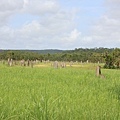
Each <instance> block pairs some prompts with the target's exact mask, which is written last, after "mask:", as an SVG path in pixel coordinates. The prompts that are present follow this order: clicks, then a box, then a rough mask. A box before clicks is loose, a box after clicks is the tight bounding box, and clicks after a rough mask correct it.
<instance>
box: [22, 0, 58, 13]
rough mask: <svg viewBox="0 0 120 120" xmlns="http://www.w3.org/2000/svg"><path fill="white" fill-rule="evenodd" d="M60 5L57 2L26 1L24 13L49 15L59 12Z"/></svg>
mask: <svg viewBox="0 0 120 120" xmlns="http://www.w3.org/2000/svg"><path fill="white" fill-rule="evenodd" d="M58 9H59V5H58V3H57V2H56V0H24V10H23V12H28V13H30V14H34V15H35V14H36V15H41V14H46V13H47V14H48V13H55V12H56V11H58Z"/></svg>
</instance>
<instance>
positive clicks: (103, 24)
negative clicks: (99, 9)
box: [85, 0, 120, 47]
mask: <svg viewBox="0 0 120 120" xmlns="http://www.w3.org/2000/svg"><path fill="white" fill-rule="evenodd" d="M119 5H120V1H119V0H106V1H105V6H106V12H104V14H103V15H102V16H101V17H100V19H99V20H98V21H96V24H94V25H93V26H92V29H91V32H90V34H89V35H88V37H89V38H91V42H90V43H91V45H92V46H94V47H96V46H103V47H120V35H119V33H120V12H119V11H120V8H119V7H118V6H119ZM85 38H86V37H85ZM86 41H87V40H86Z"/></svg>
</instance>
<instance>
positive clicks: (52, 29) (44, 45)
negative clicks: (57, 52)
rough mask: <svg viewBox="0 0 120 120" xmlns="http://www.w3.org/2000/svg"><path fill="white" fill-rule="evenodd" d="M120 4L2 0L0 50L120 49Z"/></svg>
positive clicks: (113, 1) (97, 0)
mask: <svg viewBox="0 0 120 120" xmlns="http://www.w3.org/2000/svg"><path fill="white" fill-rule="evenodd" d="M119 5H120V1H119V0H92V1H90V0H20V1H18V0H1V3H0V42H1V44H0V49H75V48H81V47H82V48H93V47H108V48H113V47H114V48H115V47H120V36H119V32H120V22H119V21H120V13H119V11H120V8H119V7H118V6H119Z"/></svg>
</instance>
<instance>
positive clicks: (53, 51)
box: [26, 49, 63, 54]
mask: <svg viewBox="0 0 120 120" xmlns="http://www.w3.org/2000/svg"><path fill="white" fill-rule="evenodd" d="M26 51H28V52H29V51H31V52H36V53H40V54H48V53H49V54H55V53H62V52H63V50H57V49H45V50H26Z"/></svg>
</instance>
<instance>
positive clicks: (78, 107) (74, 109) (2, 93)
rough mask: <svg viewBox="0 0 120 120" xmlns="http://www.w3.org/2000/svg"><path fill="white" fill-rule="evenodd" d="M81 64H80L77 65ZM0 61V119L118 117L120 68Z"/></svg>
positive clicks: (115, 119)
mask: <svg viewBox="0 0 120 120" xmlns="http://www.w3.org/2000/svg"><path fill="white" fill-rule="evenodd" d="M78 66H79V67H78ZM102 73H103V74H104V75H105V79H102V78H99V77H96V75H95V65H94V64H87V65H82V66H81V65H73V66H72V67H70V66H67V67H66V68H58V69H54V68H53V67H51V66H50V64H48V65H44V64H42V65H39V66H34V67H33V68H30V67H20V66H13V67H8V66H5V65H4V66H3V65H1V64H0V120H119V119H120V112H119V111H120V71H119V70H105V69H102Z"/></svg>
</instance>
